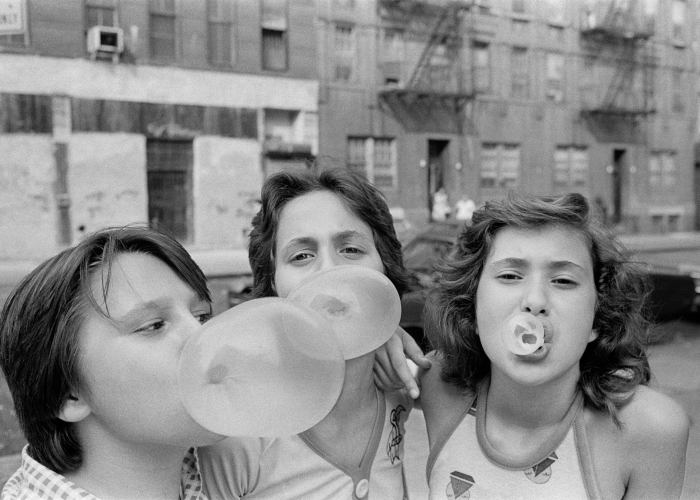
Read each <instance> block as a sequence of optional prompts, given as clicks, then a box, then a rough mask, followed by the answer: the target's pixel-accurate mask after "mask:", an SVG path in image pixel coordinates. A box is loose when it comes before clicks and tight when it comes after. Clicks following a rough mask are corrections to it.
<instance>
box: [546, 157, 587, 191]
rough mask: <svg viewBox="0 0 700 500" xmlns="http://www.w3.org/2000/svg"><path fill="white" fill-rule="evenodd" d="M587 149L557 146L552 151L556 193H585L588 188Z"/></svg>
mask: <svg viewBox="0 0 700 500" xmlns="http://www.w3.org/2000/svg"><path fill="white" fill-rule="evenodd" d="M588 171H589V167H588V148H586V147H585V146H557V147H556V149H555V150H554V168H553V172H552V173H553V183H554V188H555V190H557V191H572V190H574V191H582V190H583V191H585V190H586V188H587V186H588Z"/></svg>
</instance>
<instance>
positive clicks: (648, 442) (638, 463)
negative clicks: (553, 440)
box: [585, 386, 690, 498]
mask: <svg viewBox="0 0 700 500" xmlns="http://www.w3.org/2000/svg"><path fill="white" fill-rule="evenodd" d="M618 418H619V420H620V424H621V425H620V426H617V425H615V423H614V422H613V420H612V418H611V417H610V415H608V414H606V413H602V412H600V411H596V410H593V409H590V408H587V409H586V419H585V422H586V433H587V435H588V438H589V440H590V445H591V451H592V455H593V457H592V458H593V462H594V464H596V466H595V468H596V473H597V475H598V479H599V481H600V482H601V483H602V484H601V486H602V489H603V491H611V489H615V488H624V489H625V490H627V491H628V492H632V493H633V492H637V493H640V494H642V492H646V493H647V494H649V495H650V497H654V496H655V495H656V496H659V497H663V498H674V497H675V496H676V493H678V494H680V485H682V483H683V470H684V467H685V455H686V449H687V445H688V432H689V428H690V422H689V419H688V415H687V414H686V412H685V411H684V410H683V408H682V407H681V406H680V405H679V404H678V403H677V402H676V401H674V400H673V399H672V398H670V397H669V396H666V395H665V394H662V393H660V392H658V391H656V390H654V389H651V388H649V387H646V386H639V387H637V389H636V390H635V393H634V395H633V396H632V397H631V398H630V400H629V401H628V402H627V403H626V404H625V405H624V406H622V407H621V408H620V409H619V412H618ZM631 496H634V494H631Z"/></svg>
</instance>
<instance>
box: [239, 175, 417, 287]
mask: <svg viewBox="0 0 700 500" xmlns="http://www.w3.org/2000/svg"><path fill="white" fill-rule="evenodd" d="M314 191H330V192H331V193H333V194H335V195H337V196H338V197H339V198H340V199H341V200H342V201H343V203H344V204H345V205H346V206H347V207H348V209H349V210H350V211H351V212H352V213H353V214H355V215H356V216H357V217H359V218H360V219H361V220H362V221H363V222H364V223H365V224H367V225H368V226H369V227H370V229H371V230H372V235H373V237H374V245H375V246H376V247H377V252H378V253H379V256H380V257H381V259H382V263H383V264H384V270H385V273H386V276H387V278H389V280H391V282H392V283H393V284H394V286H395V287H396V290H397V291H398V292H399V295H402V294H403V293H404V292H405V291H406V290H407V288H408V284H409V283H410V277H409V274H408V271H407V270H406V268H405V267H404V263H403V257H402V254H401V243H400V242H399V240H398V238H397V237H396V230H395V229H394V222H393V218H392V216H391V213H390V212H389V207H388V206H387V204H386V201H385V200H384V196H383V195H382V193H381V192H380V191H379V190H378V189H377V188H375V187H374V186H372V185H371V184H369V183H368V182H367V181H366V180H364V179H362V178H360V177H358V176H356V175H354V174H353V173H351V172H350V171H348V170H345V169H329V170H323V171H322V172H321V173H319V174H315V173H313V172H311V171H303V172H281V173H279V174H275V175H273V176H271V177H268V179H267V180H266V181H265V183H264V184H263V187H262V191H261V207H260V210H259V211H258V213H257V214H256V215H255V217H253V223H252V224H253V229H252V230H251V232H250V242H249V245H248V259H249V261H250V267H251V269H252V270H253V292H252V295H253V296H254V297H270V296H274V295H276V293H275V288H274V278H275V243H276V241H277V228H278V225H279V220H280V214H281V213H282V209H283V208H284V207H285V205H286V204H287V203H288V202H289V201H291V200H293V199H294V198H297V197H299V196H302V195H305V194H307V193H311V192H314Z"/></svg>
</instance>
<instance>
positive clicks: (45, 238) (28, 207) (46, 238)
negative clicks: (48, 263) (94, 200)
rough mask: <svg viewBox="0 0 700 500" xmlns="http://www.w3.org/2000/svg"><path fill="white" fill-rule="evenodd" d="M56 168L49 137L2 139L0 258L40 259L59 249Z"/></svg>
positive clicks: (0, 164)
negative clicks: (55, 183) (57, 242)
mask: <svg viewBox="0 0 700 500" xmlns="http://www.w3.org/2000/svg"><path fill="white" fill-rule="evenodd" d="M54 165H55V162H54V158H53V146H52V143H51V140H50V137H49V136H47V135H37V134H12V135H3V136H2V137H1V138H0V228H2V230H0V258H3V259H41V258H43V257H44V256H48V255H50V254H52V253H54V252H55V250H56V249H57V246H56V241H57V235H56V228H57V227H58V225H57V210H56V200H55V195H54V182H55V180H56V173H55V166H54Z"/></svg>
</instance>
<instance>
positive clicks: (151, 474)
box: [65, 433, 187, 500]
mask: <svg viewBox="0 0 700 500" xmlns="http://www.w3.org/2000/svg"><path fill="white" fill-rule="evenodd" d="M85 434H86V433H81V439H82V438H83V436H84V435H85ZM86 437H87V436H86ZM83 441H84V446H83V464H82V465H81V467H80V468H79V469H78V470H77V471H74V472H71V473H68V474H65V476H66V478H67V479H68V480H70V481H72V482H74V483H75V484H76V485H77V486H79V487H80V488H83V489H84V490H86V491H88V492H90V493H92V494H93V495H95V496H96V497H98V498H103V499H131V498H152V499H161V498H162V499H169V500H172V499H174V498H179V496H180V483H181V469H182V462H183V459H184V457H185V454H186V452H187V449H184V448H180V447H170V446H155V445H154V446H148V445H138V444H137V445H134V444H133V443H123V442H116V441H114V440H109V439H107V440H98V439H89V438H88V439H85V440H83Z"/></svg>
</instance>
